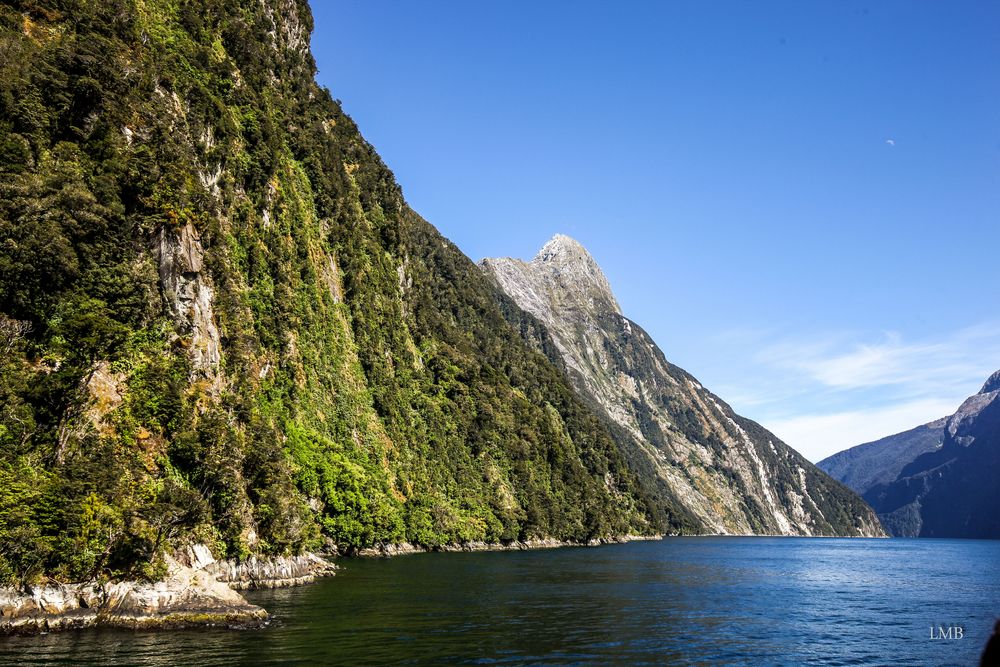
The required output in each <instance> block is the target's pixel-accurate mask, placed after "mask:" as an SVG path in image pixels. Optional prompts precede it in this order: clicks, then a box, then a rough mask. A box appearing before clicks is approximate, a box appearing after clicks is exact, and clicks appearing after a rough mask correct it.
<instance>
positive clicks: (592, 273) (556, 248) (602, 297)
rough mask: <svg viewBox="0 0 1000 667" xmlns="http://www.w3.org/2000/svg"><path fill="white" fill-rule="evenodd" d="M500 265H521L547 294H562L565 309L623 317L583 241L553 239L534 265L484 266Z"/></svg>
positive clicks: (521, 263)
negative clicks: (610, 313) (614, 314)
mask: <svg viewBox="0 0 1000 667" xmlns="http://www.w3.org/2000/svg"><path fill="white" fill-rule="evenodd" d="M498 262H499V263H504V262H515V263H517V264H520V265H521V267H522V269H523V270H524V271H525V272H527V273H529V274H531V275H532V276H533V277H534V279H535V280H534V281H532V282H534V283H536V285H537V286H538V287H540V288H542V289H543V291H546V292H554V293H556V294H558V295H559V297H560V298H559V299H558V302H559V303H560V304H561V305H562V306H563V307H564V308H565V309H573V310H583V311H587V312H589V313H591V314H596V313H602V312H609V311H610V312H614V313H618V314H619V315H620V314H621V307H620V306H619V305H618V301H617V300H616V299H615V295H614V293H613V292H612V291H611V285H610V283H608V278H607V276H605V275H604V271H602V270H601V267H600V266H599V265H598V264H597V261H596V260H595V259H594V258H593V257H592V256H591V254H590V253H589V252H587V249H586V248H584V247H583V245H582V244H581V243H580V242H579V241H577V240H575V239H573V238H570V237H569V236H566V235H565V234H556V235H555V236H553V237H552V238H551V239H550V240H549V241H548V242H547V243H546V244H545V245H543V246H542V249H541V250H539V251H538V254H537V255H535V258H534V259H532V260H531V262H527V263H525V262H520V261H519V260H509V259H503V260H485V262H484V263H486V264H490V263H494V265H495V264H496V263H498ZM543 284H544V286H543Z"/></svg>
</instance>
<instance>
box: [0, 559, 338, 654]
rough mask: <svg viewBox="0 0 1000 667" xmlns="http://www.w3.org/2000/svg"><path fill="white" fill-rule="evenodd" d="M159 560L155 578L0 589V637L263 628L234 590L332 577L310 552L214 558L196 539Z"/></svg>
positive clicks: (330, 567) (262, 612)
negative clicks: (161, 573) (161, 567)
mask: <svg viewBox="0 0 1000 667" xmlns="http://www.w3.org/2000/svg"><path fill="white" fill-rule="evenodd" d="M166 560H167V576H166V577H165V578H164V579H162V580H160V581H155V582H144V581H121V582H115V583H99V582H89V583H72V584H55V583H54V584H45V585H36V586H29V587H25V588H24V589H15V588H11V587H0V637H3V636H8V635H36V634H41V633H45V632H55V631H61V630H75V629H81V628H90V627H114V628H126V629H133V630H161V629H162V630H168V629H179V628H191V627H210V626H226V627H230V628H255V627H262V626H264V625H266V624H267V623H268V619H269V614H268V612H267V610H266V609H264V608H263V607H260V606H258V605H255V604H253V603H251V602H249V601H248V600H247V599H246V598H245V597H243V595H242V594H240V593H239V591H241V590H250V589H258V588H282V587H286V586H298V585H302V584H306V583H310V582H312V581H315V580H316V579H317V578H319V577H323V576H332V575H333V574H334V572H335V570H336V569H337V566H336V565H335V564H334V563H332V562H330V561H328V560H326V559H325V558H322V557H320V556H319V555H317V554H313V553H307V554H304V555H301V556H281V557H277V558H268V559H260V558H257V557H253V558H250V559H247V560H246V561H242V562H236V561H226V560H222V561H219V560H216V559H215V558H213V557H212V555H211V552H210V551H209V549H208V547H206V546H204V545H200V544H199V545H194V546H192V547H188V548H187V549H186V550H184V551H183V552H181V553H179V554H176V555H175V557H169V556H168V557H167V559H166Z"/></svg>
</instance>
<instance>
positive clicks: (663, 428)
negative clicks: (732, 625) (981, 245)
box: [482, 235, 883, 536]
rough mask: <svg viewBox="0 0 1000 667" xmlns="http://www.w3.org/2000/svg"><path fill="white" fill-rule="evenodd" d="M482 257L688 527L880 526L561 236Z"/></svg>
mask: <svg viewBox="0 0 1000 667" xmlns="http://www.w3.org/2000/svg"><path fill="white" fill-rule="evenodd" d="M482 266H483V268H484V269H485V270H486V271H487V272H488V273H489V274H491V275H492V276H493V277H494V278H495V279H496V281H497V282H498V283H499V285H500V287H501V288H502V289H503V290H504V291H505V292H506V293H507V294H508V295H509V296H510V297H511V298H513V300H514V301H515V302H516V303H517V305H518V306H520V307H521V308H523V309H524V310H526V311H528V312H529V313H531V314H532V315H534V316H535V317H536V318H538V320H540V321H541V322H542V324H544V326H545V328H546V329H547V330H548V332H549V333H550V334H551V336H552V338H553V340H554V341H555V345H556V347H557V348H558V354H559V356H560V357H561V360H562V362H563V363H564V365H565V368H566V372H567V375H568V376H569V378H570V380H571V383H572V384H573V386H574V388H575V389H576V390H577V392H578V393H579V394H580V395H581V396H583V397H584V398H585V399H587V400H588V401H589V402H590V403H591V405H592V406H593V407H595V408H596V409H597V411H598V412H600V413H603V415H605V416H606V417H607V418H608V419H609V420H610V422H612V423H613V425H614V426H615V427H616V430H617V435H618V436H619V441H620V443H621V444H622V447H623V449H624V450H625V451H626V452H627V453H628V454H629V455H630V456H631V458H632V461H633V463H634V465H635V466H636V467H638V468H640V469H642V470H645V471H646V473H647V475H648V478H647V479H648V481H649V482H650V483H652V484H654V485H655V486H656V487H657V488H658V491H659V496H660V500H661V502H663V503H664V504H665V506H666V507H667V510H668V512H669V513H672V514H674V515H680V516H681V521H680V523H681V529H682V530H686V531H694V532H710V533H722V534H777V535H869V536H876V535H882V534H883V533H882V530H881V528H880V526H879V523H878V520H877V519H876V518H875V515H874V513H873V512H872V511H871V509H870V508H869V507H867V506H866V505H865V504H864V503H863V502H862V501H861V499H860V498H858V497H857V496H855V495H854V494H853V493H851V492H850V491H849V490H848V489H846V488H844V487H843V486H842V485H840V484H839V483H838V482H836V481H834V480H832V479H830V478H829V477H827V476H826V475H825V474H824V473H822V472H821V471H819V470H817V469H816V468H815V466H813V465H812V464H811V463H809V462H808V461H807V460H806V459H804V458H803V457H802V456H800V455H799V454H798V453H797V452H795V451H794V450H792V449H791V448H790V447H788V446H786V445H785V444H784V443H782V442H781V441H780V440H779V439H778V438H776V437H775V436H774V435H773V434H771V433H769V432H768V431H766V430H765V429H764V428H762V427H761V426H760V425H759V424H756V423H754V422H751V421H749V420H747V419H744V418H742V417H740V416H739V415H737V414H735V413H734V412H733V411H732V409H731V408H730V407H729V406H728V405H726V404H725V403H724V402H723V401H722V400H720V399H719V398H718V397H717V396H715V395H714V394H712V393H711V392H710V391H708V390H707V389H705V388H704V387H702V386H701V384H700V383H698V381H697V380H695V379H694V378H693V377H692V376H691V375H689V374H688V373H686V372H685V371H683V370H682V369H680V368H678V367H676V366H674V365H673V364H671V363H669V362H668V361H667V360H666V359H665V358H664V356H663V353H662V352H661V351H660V349H659V348H658V347H657V346H656V344H655V343H654V342H653V340H652V339H651V338H650V337H649V335H648V334H646V332H645V331H643V330H642V328H641V327H639V325H637V324H636V323H634V322H632V321H631V320H629V319H628V318H626V317H625V316H623V315H622V313H621V309H620V307H619V306H618V302H617V301H616V299H615V297H614V294H613V293H612V292H611V288H610V285H609V284H608V280H607V278H606V277H605V276H604V273H603V272H602V271H601V269H600V267H599V266H598V265H597V263H596V262H595V261H594V259H593V257H591V256H590V254H589V253H588V252H587V251H586V250H585V249H584V248H583V246H581V245H580V244H579V243H577V242H576V241H574V240H573V239H571V238H569V237H566V236H562V235H557V236H555V237H554V238H553V239H552V240H551V241H549V242H548V243H546V244H545V246H544V247H543V248H542V250H541V251H540V252H539V253H538V255H537V256H536V257H535V258H534V259H533V260H532V261H531V262H524V261H521V260H517V259H510V258H502V259H486V260H483V262H482Z"/></svg>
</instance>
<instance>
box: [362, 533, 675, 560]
mask: <svg viewBox="0 0 1000 667" xmlns="http://www.w3.org/2000/svg"><path fill="white" fill-rule="evenodd" d="M663 538H664V536H663V535H660V534H655V535H618V536H615V537H601V538H595V539H592V540H589V541H587V542H582V541H576V540H559V539H556V538H552V537H543V538H533V539H529V540H524V541H521V540H512V541H510V542H480V541H472V542H451V543H448V544H441V545H434V546H424V545H420V544H411V543H410V542H400V543H396V544H380V545H377V546H372V547H366V548H364V549H353V550H350V551H348V552H346V553H345V554H343V555H344V556H346V557H348V558H392V557H394V556H408V555H410V554H420V553H472V552H477V551H532V550H535V549H560V548H563V547H599V546H603V545H606V544H625V543H627V542H644V541H654V540H661V539H663Z"/></svg>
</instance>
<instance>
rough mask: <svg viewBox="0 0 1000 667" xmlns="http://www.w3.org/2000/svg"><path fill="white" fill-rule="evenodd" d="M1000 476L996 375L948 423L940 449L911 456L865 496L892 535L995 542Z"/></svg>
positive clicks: (999, 381) (999, 528)
mask: <svg viewBox="0 0 1000 667" xmlns="http://www.w3.org/2000/svg"><path fill="white" fill-rule="evenodd" d="M894 467H895V466H894ZM998 473H1000V371H998V372H996V373H994V374H993V375H992V376H990V378H989V379H988V380H987V381H986V383H985V384H984V385H983V388H982V389H981V390H980V391H979V393H977V394H974V395H972V396H970V397H969V398H968V399H966V400H965V401H964V402H963V403H962V405H961V406H960V407H959V408H958V410H957V411H956V412H955V414H953V415H952V416H951V417H949V418H948V420H947V422H946V423H945V425H944V434H943V440H942V444H941V446H940V447H939V448H936V449H933V450H931V451H928V452H925V453H923V454H920V455H919V456H916V457H914V458H913V459H912V460H910V461H909V462H907V463H906V465H904V466H903V467H902V468H901V469H900V471H899V473H898V474H897V475H896V476H895V477H894V478H893V479H891V480H889V481H886V482H883V483H880V484H875V485H874V486H872V487H871V488H869V489H867V490H866V491H865V494H864V497H865V500H867V501H868V502H869V503H871V506H872V507H874V508H875V510H876V511H877V512H878V513H879V516H880V517H881V519H882V522H883V524H884V525H885V527H886V530H888V531H889V532H891V533H892V534H893V535H896V536H900V537H970V538H980V539H997V538H1000V511H998V510H1000V485H998V484H997V474H998Z"/></svg>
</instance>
